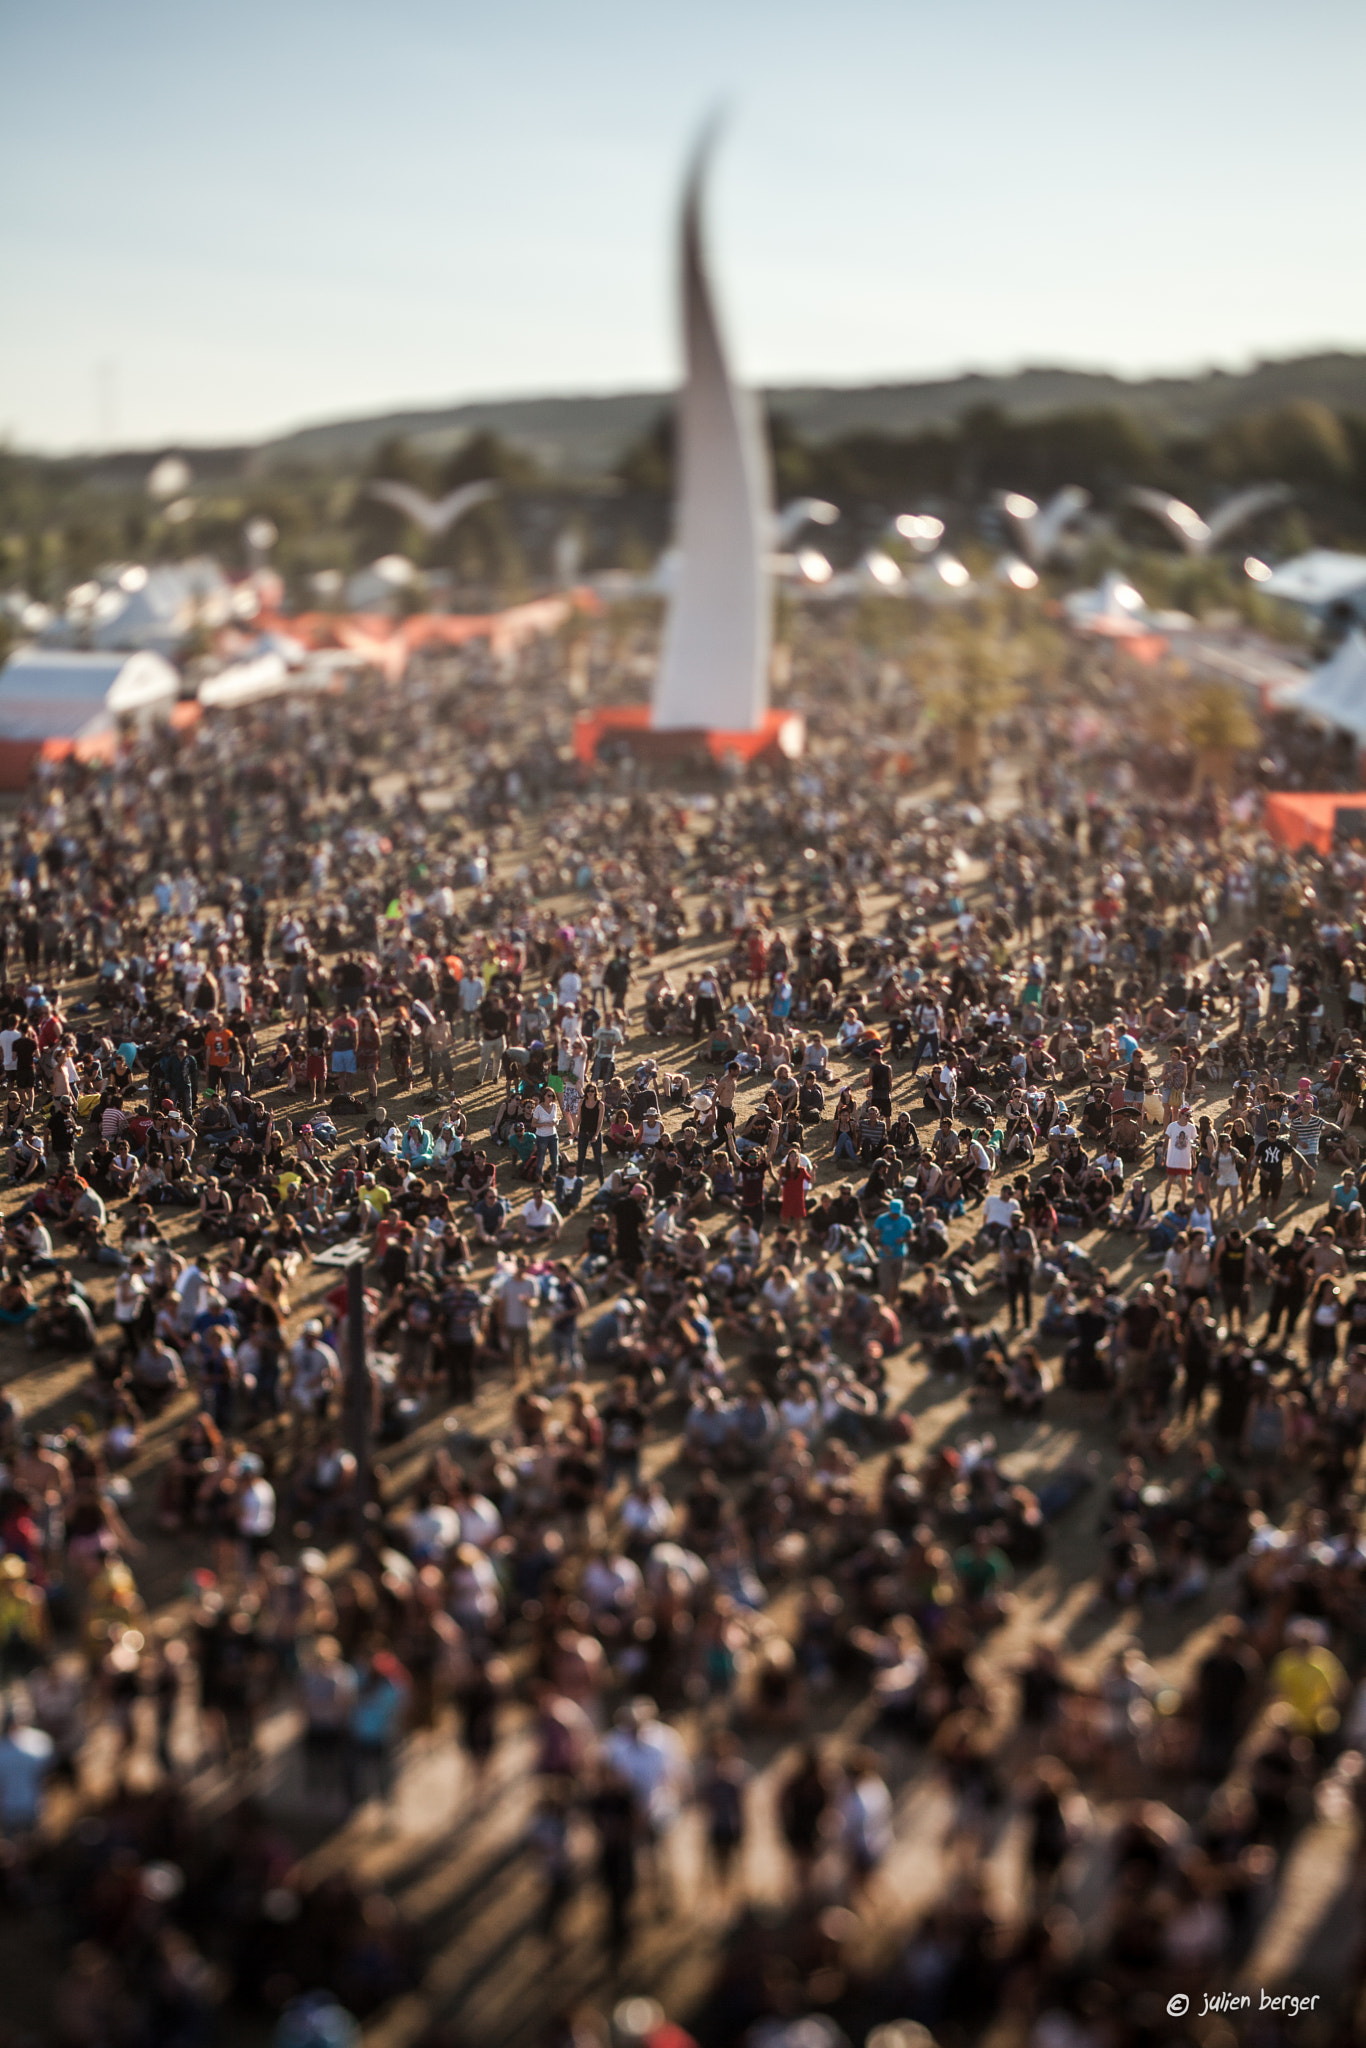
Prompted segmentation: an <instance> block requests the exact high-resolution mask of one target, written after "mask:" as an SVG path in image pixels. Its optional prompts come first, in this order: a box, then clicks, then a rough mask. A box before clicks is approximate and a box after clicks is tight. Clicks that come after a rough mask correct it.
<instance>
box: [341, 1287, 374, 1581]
mask: <svg viewBox="0 0 1366 2048" xmlns="http://www.w3.org/2000/svg"><path fill="white" fill-rule="evenodd" d="M372 1398H373V1396H372V1392H371V1386H370V1367H369V1365H368V1363H367V1362H366V1357H365V1261H364V1260H363V1259H353V1260H352V1261H351V1264H350V1265H349V1266H348V1267H347V1269H346V1447H347V1449H348V1450H349V1451H350V1452H351V1454H352V1456H353V1457H354V1458H355V1461H356V1491H355V1500H354V1506H353V1511H352V1533H353V1534H354V1536H355V1539H356V1542H357V1543H358V1544H359V1543H361V1542H362V1541H363V1539H364V1536H365V1525H366V1515H365V1510H366V1508H367V1506H368V1505H369V1501H370V1409H371V1403H372Z"/></svg>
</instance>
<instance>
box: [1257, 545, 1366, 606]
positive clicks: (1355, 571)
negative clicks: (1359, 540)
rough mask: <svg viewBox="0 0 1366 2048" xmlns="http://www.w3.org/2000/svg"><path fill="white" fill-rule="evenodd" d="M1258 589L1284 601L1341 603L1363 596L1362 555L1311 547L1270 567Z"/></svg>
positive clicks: (1364, 557) (1365, 592)
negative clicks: (1277, 566) (1267, 574)
mask: <svg viewBox="0 0 1366 2048" xmlns="http://www.w3.org/2000/svg"><path fill="white" fill-rule="evenodd" d="M1257 587H1258V589H1259V590H1261V591H1263V592H1264V593H1265V594H1266V596H1268V597H1279V598H1283V599H1284V600H1285V602H1286V603H1287V604H1303V605H1309V606H1310V607H1311V608H1313V607H1318V606H1321V605H1330V604H1341V603H1342V602H1344V600H1346V599H1350V598H1353V597H1358V596H1366V555H1346V554H1342V553H1340V552H1339V551H1338V550H1337V549H1336V548H1311V549H1310V550H1309V553H1308V554H1307V555H1296V557H1295V559H1294V560H1293V561H1292V562H1282V563H1281V565H1280V567H1279V569H1273V570H1272V572H1271V574H1270V576H1268V577H1267V579H1266V581H1265V582H1264V583H1260V584H1258V586H1257Z"/></svg>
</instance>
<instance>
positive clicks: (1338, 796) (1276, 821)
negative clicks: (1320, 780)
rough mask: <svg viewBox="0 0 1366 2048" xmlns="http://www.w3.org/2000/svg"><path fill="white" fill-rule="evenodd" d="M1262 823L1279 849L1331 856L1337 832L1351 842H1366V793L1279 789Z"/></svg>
mask: <svg viewBox="0 0 1366 2048" xmlns="http://www.w3.org/2000/svg"><path fill="white" fill-rule="evenodd" d="M1263 819H1264V822H1265V825H1266V829H1267V831H1268V832H1269V833H1270V834H1271V837H1272V838H1273V839H1274V840H1275V842H1276V844H1277V846H1284V847H1285V848H1286V849H1287V850H1288V851H1289V852H1291V853H1298V852H1299V850H1300V848H1301V847H1302V846H1312V847H1314V848H1316V849H1317V851H1318V852H1319V853H1331V852H1332V850H1333V837H1334V834H1335V833H1336V832H1338V831H1341V832H1343V833H1345V835H1346V836H1347V837H1348V838H1349V839H1366V790H1339V789H1330V790H1326V791H1323V792H1316V793H1314V794H1312V795H1310V794H1306V793H1302V792H1301V791H1299V790H1288V789H1278V790H1277V791H1276V792H1275V794H1274V795H1272V796H1269V797H1268V798H1267V800H1266V810H1265V812H1264V813H1263Z"/></svg>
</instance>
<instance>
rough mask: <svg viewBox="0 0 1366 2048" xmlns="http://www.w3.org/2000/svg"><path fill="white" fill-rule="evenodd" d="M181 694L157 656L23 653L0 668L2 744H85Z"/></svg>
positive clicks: (27, 650) (30, 650)
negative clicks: (97, 732) (95, 732)
mask: <svg viewBox="0 0 1366 2048" xmlns="http://www.w3.org/2000/svg"><path fill="white" fill-rule="evenodd" d="M179 695H180V678H179V676H178V675H177V674H176V671H175V670H174V669H173V668H172V667H171V664H170V662H169V661H163V660H162V658H161V656H160V655H159V654H147V653H139V654H78V653H72V652H67V651H66V650H65V649H62V650H57V649H52V650H48V649H45V648H38V647H30V648H25V649H22V650H21V651H20V652H19V653H17V654H12V655H11V656H10V658H9V660H8V661H7V662H6V663H5V665H4V667H3V669H0V739H6V740H48V739H71V740H75V739H84V738H86V737H87V736H88V735H89V733H90V731H91V729H92V728H93V727H95V726H112V725H113V723H114V721H115V720H116V719H118V718H121V717H124V716H127V715H129V714H132V713H136V712H145V711H151V710H156V709H159V708H160V707H162V706H165V705H171V704H174V702H175V701H176V698H177V697H178V696H179Z"/></svg>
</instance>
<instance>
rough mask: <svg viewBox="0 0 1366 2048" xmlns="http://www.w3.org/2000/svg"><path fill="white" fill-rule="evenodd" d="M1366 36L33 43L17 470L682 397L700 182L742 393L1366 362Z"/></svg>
mask: <svg viewBox="0 0 1366 2048" xmlns="http://www.w3.org/2000/svg"><path fill="white" fill-rule="evenodd" d="M1363 76H1366V10H1363V9H1362V8H1360V7H1359V6H1354V5H1347V4H1342V0H1307V4H1303V5H1301V6H1300V7H1299V8H1297V9H1289V8H1285V7H1283V6H1280V5H1275V6H1273V5H1268V4H1266V0H1241V4H1234V0H1194V4H1192V0H1183V4H1180V5H1177V4H1172V0H1148V4H1146V5H1145V6H1144V7H1142V8H1128V9H1119V8H1115V7H1107V6H1103V5H1101V6H1098V5H1096V4H1095V0H1091V4H1088V5H1085V6H1082V5H1077V4H1073V0H1035V5H1034V6H1033V7H1020V6H1019V5H1018V4H1008V0H954V4H952V5H947V4H945V5H941V6H930V5H927V4H924V0H840V4H830V0H827V4H823V5H814V4H811V0H687V4H686V5H684V4H679V0H653V4H652V0H635V4H623V0H578V4H576V5H573V6H569V5H566V4H564V0H553V4H543V0H522V4H519V0H504V4H503V5H500V6H490V5H489V4H487V0H485V4H483V5H481V6H474V5H469V4H466V0H445V4H433V0H385V4H384V5H382V6H381V5H378V4H376V5H368V6H359V5H356V4H354V0H276V4H274V5H271V6H267V5H264V4H260V0H238V4H236V5H234V6H231V7H223V6H218V7H212V8H211V7H209V6H206V5H204V4H202V0H176V4H174V5H168V4H163V0H126V4H125V5H123V6H121V7H115V6H112V5H110V4H109V0H101V4H99V5H94V4H88V0H0V186H2V188H3V191H4V194H5V204H4V207H3V209H2V210H0V265H2V266H3V268H2V269H0V276H3V279H4V296H5V302H6V312H7V317H6V318H5V319H4V320H3V321H0V434H4V435H6V436H8V437H9V438H10V439H11V440H14V441H17V442H18V443H19V444H20V445H23V446H29V447H42V448H51V449H66V448H74V447H87V446H91V445H95V444H98V443H100V442H101V441H103V440H105V439H107V438H109V437H110V434H111V432H112V434H113V437H114V438H116V439H118V440H119V441H121V442H136V443H139V444H151V443H155V442H161V441H171V440H175V439H179V438H185V439H189V440H212V439H236V438H239V437H249V436H254V435H258V434H261V433H264V432H267V431H271V430H275V429H278V428H282V427H285V426H289V425H294V424H297V423H299V422H302V421H306V420H311V419H324V418H329V417H334V416H337V415H340V414H346V413H358V412H368V411H371V410H375V409H379V408H382V407H386V406H389V405H400V404H406V403H410V402H424V403H425V402H429V401H446V400H453V399H459V398H468V397H478V396H489V395H494V394H505V393H511V392H547V391H591V390H613V389H621V388H625V387H640V386H657V385H664V384H667V383H669V382H671V381H672V379H673V378H674V376H675V374H676V368H677V351H676V342H675V334H674V323H673V293H672V242H671V237H672V228H673V219H674V210H675V205H676V198H677V188H678V183H679V177H680V171H681V166H682V162H683V159H684V157H685V155H686V152H687V148H688V145H689V142H690V139H691V138H692V136H693V135H694V134H695V132H696V130H697V127H698V125H699V123H700V122H701V120H702V119H703V117H704V116H705V114H706V113H707V111H708V110H709V109H710V108H712V107H713V106H715V105H716V104H717V103H718V102H724V103H725V105H726V106H727V107H728V109H729V124H728V127H727V131H726V135H725V139H724V142H723V146H722V148H721V151H720V153H719V155H718V158H717V162H716V175H715V178H714V181H713V186H712V192H711V208H710V221H711V242H712V247H713V250H714V255H715V267H716V269H717V271H718V275H719V279H720V284H721V290H722V295H723V302H724V306H725V311H726V317H727V325H728V329H729V333H730V336H731V341H732V346H733V351H734V354H735V357H736V361H737V364H738V366H739V368H740V370H741V372H742V374H744V375H745V376H747V377H749V378H751V379H754V380H763V381H766V382H797V381H802V380H806V379H812V380H821V381H832V382H844V383H848V382H858V381H862V380H864V379H868V378H904V377H916V376H924V375H933V374H938V373H943V372H950V371H954V370H958V369H961V368H965V367H977V368H992V369H995V368H1009V367H1012V366H1015V365H1018V364H1020V363H1024V362H1035V363H1038V362H1066V363H1077V364H1085V365H1090V366H1105V367H1115V368H1119V369H1122V370H1129V371H1142V370H1150V369H1154V368H1161V369H1185V368H1191V367H1197V366H1201V365H1205V364H1209V363H1221V364H1223V365H1225V366H1228V367H1236V366H1238V365H1239V364H1242V363H1245V362H1247V361H1249V360H1251V359H1253V358H1254V357H1256V356H1258V355H1277V354H1287V353H1291V352H1293V351H1296V350H1298V349H1300V348H1305V347H1314V346H1318V345H1337V346H1347V347H1361V346H1366V226H1364V225H1363V220H1364V218H1366V216H1364V215H1363V209H1362V206H1361V198H1360V194H1361V182H1362V180H1361V173H1362V144H1361V125H1360V112H1359V94H1360V86H1361V80H1362V78H1363Z"/></svg>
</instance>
